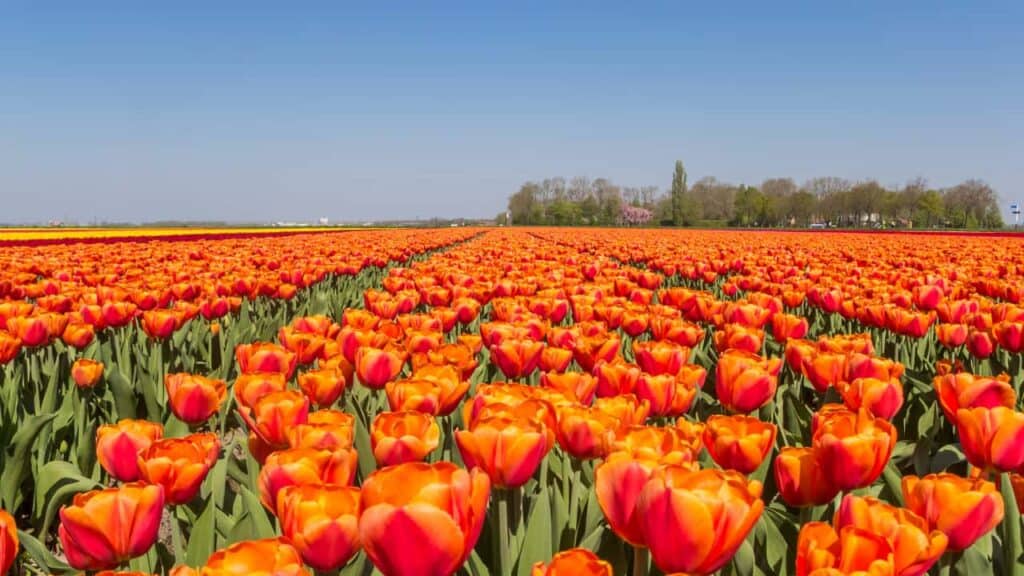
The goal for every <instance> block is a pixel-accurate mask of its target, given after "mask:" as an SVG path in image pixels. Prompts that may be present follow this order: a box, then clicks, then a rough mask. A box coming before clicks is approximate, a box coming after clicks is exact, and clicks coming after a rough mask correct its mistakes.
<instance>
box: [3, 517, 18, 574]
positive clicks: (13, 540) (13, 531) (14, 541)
mask: <svg viewBox="0 0 1024 576" xmlns="http://www.w3.org/2000/svg"><path fill="white" fill-rule="evenodd" d="M17 556H18V526H17V525H16V524H15V523H14V518H13V517H12V516H11V515H10V514H8V513H7V511H5V510H2V509H0V574H7V571H8V570H10V569H11V566H14V559H15V558H16V557H17Z"/></svg>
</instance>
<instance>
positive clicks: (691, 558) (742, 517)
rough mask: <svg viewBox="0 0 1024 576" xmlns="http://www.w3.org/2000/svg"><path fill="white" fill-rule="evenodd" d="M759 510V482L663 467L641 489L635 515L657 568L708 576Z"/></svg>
mask: <svg viewBox="0 0 1024 576" xmlns="http://www.w3.org/2000/svg"><path fill="white" fill-rule="evenodd" d="M763 510H764V502H762V501H761V483H760V482H757V481H753V480H747V479H746V478H744V477H743V476H741V475H739V474H737V473H735V472H723V471H720V470H700V471H692V470H689V469H687V468H684V467H680V466H668V467H665V468H662V469H660V470H658V471H656V472H655V473H654V475H653V476H652V477H651V479H650V480H648V481H647V483H646V484H644V487H643V489H642V490H641V492H640V498H639V500H638V501H637V510H636V514H637V515H638V516H639V518H640V526H641V528H640V532H641V534H643V538H644V541H645V542H646V543H647V546H648V547H649V548H650V551H651V557H652V558H653V559H654V564H655V565H656V566H657V567H658V568H660V569H661V570H662V571H663V572H666V573H669V572H686V573H694V574H710V573H712V572H714V571H716V570H718V569H719V568H721V567H722V566H724V565H725V564H726V563H727V562H729V560H731V559H732V557H733V555H734V554H735V553H736V550H737V549H739V547H740V545H741V544H743V541H744V540H745V539H746V537H747V534H748V533H749V532H750V530H751V529H752V528H753V527H754V524H756V523H757V520H758V519H759V518H760V517H761V512H762V511H763Z"/></svg>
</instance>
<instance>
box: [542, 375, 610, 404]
mask: <svg viewBox="0 0 1024 576" xmlns="http://www.w3.org/2000/svg"><path fill="white" fill-rule="evenodd" d="M540 385H541V386H543V387H545V388H550V389H552V390H557V391H558V392H561V393H562V394H564V395H565V396H566V397H567V398H569V399H571V400H575V401H577V402H579V403H580V404H584V405H590V403H591V402H593V401H594V392H595V391H597V378H595V377H593V376H591V375H590V374H586V373H583V372H564V373H557V372H543V373H541V375H540Z"/></svg>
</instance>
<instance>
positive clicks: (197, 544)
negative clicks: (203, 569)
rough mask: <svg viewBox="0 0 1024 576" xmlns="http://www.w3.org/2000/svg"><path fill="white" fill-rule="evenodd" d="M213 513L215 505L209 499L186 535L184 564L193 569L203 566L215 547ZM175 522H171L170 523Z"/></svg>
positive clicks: (215, 533) (214, 516)
mask: <svg viewBox="0 0 1024 576" xmlns="http://www.w3.org/2000/svg"><path fill="white" fill-rule="evenodd" d="M215 512H216V504H215V503H214V501H213V499H212V498H211V499H210V500H209V501H208V502H207V503H206V508H204V509H203V513H202V514H200V515H199V518H198V519H197V520H196V521H195V523H194V524H193V525H192V532H191V533H190V534H189V535H188V546H187V547H186V548H185V563H186V564H188V565H189V566H192V567H194V568H195V567H199V566H201V565H203V564H204V563H205V562H206V560H207V558H209V557H210V554H213V551H214V550H215V549H216V547H217V545H216V538H217V532H216V530H215V529H214V528H215V522H214V520H215V518H216V513H215ZM176 521H177V520H172V522H176Z"/></svg>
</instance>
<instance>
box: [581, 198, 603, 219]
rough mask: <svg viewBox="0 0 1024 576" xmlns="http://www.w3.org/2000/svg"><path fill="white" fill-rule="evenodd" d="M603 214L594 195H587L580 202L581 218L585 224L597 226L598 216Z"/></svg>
mask: <svg viewBox="0 0 1024 576" xmlns="http://www.w3.org/2000/svg"><path fill="white" fill-rule="evenodd" d="M600 212H601V205H600V204H598V202H597V198H595V197H594V195H593V194H587V196H586V198H584V199H583V201H582V202H580V217H581V218H582V220H583V222H584V223H585V224H591V225H593V224H597V216H598V214H599V213H600Z"/></svg>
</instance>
